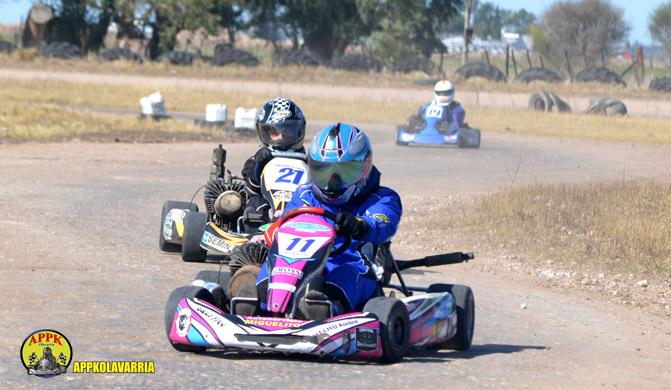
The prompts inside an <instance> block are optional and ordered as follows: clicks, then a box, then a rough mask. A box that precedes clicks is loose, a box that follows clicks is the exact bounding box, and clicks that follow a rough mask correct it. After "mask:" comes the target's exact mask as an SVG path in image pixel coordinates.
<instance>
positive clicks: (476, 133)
mask: <svg viewBox="0 0 671 390" xmlns="http://www.w3.org/2000/svg"><path fill="white" fill-rule="evenodd" d="M446 109H447V108H445V107H443V106H440V105H437V104H431V105H430V106H429V107H427V108H426V110H424V115H423V116H422V117H419V116H417V115H412V116H410V118H408V123H407V124H406V125H399V126H397V127H396V144H397V145H400V146H450V145H456V146H458V147H460V148H479V147H480V130H478V129H473V128H471V127H469V126H468V124H466V123H464V124H463V125H461V126H459V125H457V124H456V123H455V124H452V123H449V122H447V121H444V120H442V118H443V117H444V114H443V110H446ZM448 117H449V115H448Z"/></svg>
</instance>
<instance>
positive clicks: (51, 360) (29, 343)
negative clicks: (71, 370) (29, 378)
mask: <svg viewBox="0 0 671 390" xmlns="http://www.w3.org/2000/svg"><path fill="white" fill-rule="evenodd" d="M70 361H72V346H71V345H70V342H69V341H68V339H67V338H66V337H65V336H63V334H62V333H60V332H57V331H55V330H52V329H42V330H37V331H35V332H33V333H31V334H29V335H28V337H26V339H25V340H24V341H23V344H22V345H21V362H22V363H23V366H24V367H25V368H26V370H28V375H37V376H41V377H50V376H56V375H60V374H63V373H65V372H66V371H67V369H68V366H69V365H70Z"/></svg>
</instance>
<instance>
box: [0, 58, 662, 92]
mask: <svg viewBox="0 0 671 390" xmlns="http://www.w3.org/2000/svg"><path fill="white" fill-rule="evenodd" d="M27 54H28V53H24V52H22V51H17V52H16V53H15V54H13V55H11V56H7V55H0V67H10V68H21V69H35V70H57V71H79V72H91V73H106V74H131V75H147V76H178V77H182V78H189V77H193V78H205V79H227V80H263V81H283V82H293V83H303V84H323V85H343V86H359V87H366V86H368V87H399V88H416V89H423V88H430V85H418V84H417V83H416V81H417V80H425V81H427V80H431V79H433V78H434V77H429V76H427V75H425V74H423V73H413V74H400V73H391V72H389V71H384V72H382V73H375V72H372V73H365V72H364V73H362V72H349V71H342V70H336V69H330V68H326V67H321V66H320V67H315V68H313V67H296V66H289V67H275V66H271V65H268V64H262V65H260V66H258V67H256V68H245V67H242V66H235V65H233V66H225V67H213V66H210V65H208V64H207V63H206V62H203V61H196V62H195V63H194V65H193V66H190V67H183V66H175V65H169V64H163V63H161V64H158V63H153V62H148V61H147V62H145V63H144V64H137V63H134V62H131V61H116V62H112V63H110V62H102V61H99V60H98V59H97V58H95V57H94V56H89V57H88V58H85V59H81V60H60V59H47V58H43V57H39V56H36V55H34V54H32V53H31V54H30V55H27ZM474 59H478V58H474ZM493 60H494V59H493ZM457 65H458V64H457V63H450V62H446V65H445V69H446V71H447V74H448V75H451V74H452V73H453V72H454V70H455V69H456V68H457ZM669 74H671V71H670V72H669ZM452 78H453V79H454V77H452ZM456 83H457V87H458V88H459V89H460V90H464V91H478V92H505V93H531V92H534V91H537V90H539V89H549V90H551V91H553V92H555V93H557V94H559V95H560V96H562V97H569V96H580V97H590V96H597V95H606V96H613V97H616V98H619V99H622V98H639V99H671V96H670V95H669V94H668V93H666V94H665V93H661V92H654V91H649V90H648V89H647V87H648V84H649V81H648V82H646V83H645V85H643V86H642V87H637V86H635V85H634V84H633V83H630V84H631V85H630V86H628V87H623V86H612V85H603V84H570V83H565V84H546V83H543V82H534V83H531V84H524V83H517V82H509V83H495V82H490V81H487V80H484V79H480V78H474V79H471V80H468V81H458V80H457V81H456Z"/></svg>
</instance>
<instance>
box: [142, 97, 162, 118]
mask: <svg viewBox="0 0 671 390" xmlns="http://www.w3.org/2000/svg"><path fill="white" fill-rule="evenodd" d="M140 110H141V112H142V115H151V116H166V112H165V99H163V96H161V93H160V92H155V93H152V94H151V95H149V96H145V97H143V98H142V99H140Z"/></svg>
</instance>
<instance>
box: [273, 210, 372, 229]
mask: <svg viewBox="0 0 671 390" xmlns="http://www.w3.org/2000/svg"><path fill="white" fill-rule="evenodd" d="M376 215H377V214H376ZM284 226H285V227H290V228H293V229H295V230H297V231H299V232H306V233H314V232H328V231H330V230H331V229H330V228H329V227H328V226H324V225H320V224H316V223H309V222H300V221H291V222H289V223H286V224H285V225H284Z"/></svg>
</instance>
